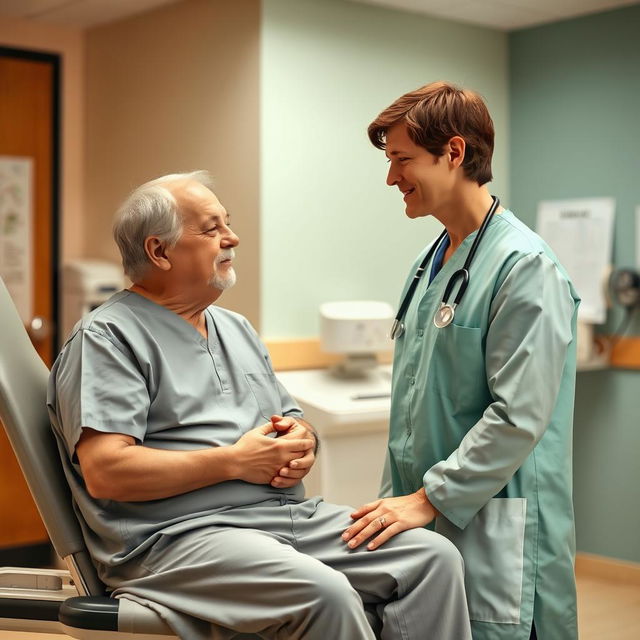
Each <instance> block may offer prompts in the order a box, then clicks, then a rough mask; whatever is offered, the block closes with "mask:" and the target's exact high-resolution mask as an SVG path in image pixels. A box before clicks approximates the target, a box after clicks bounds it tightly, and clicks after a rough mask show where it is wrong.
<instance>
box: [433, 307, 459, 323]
mask: <svg viewBox="0 0 640 640" xmlns="http://www.w3.org/2000/svg"><path fill="white" fill-rule="evenodd" d="M455 315H456V305H455V304H446V303H445V302H443V303H441V304H440V308H439V309H438V310H437V311H436V315H435V316H433V324H435V325H436V327H437V328H438V329H444V328H445V327H448V326H449V325H450V324H451V323H452V322H453V317H454V316H455Z"/></svg>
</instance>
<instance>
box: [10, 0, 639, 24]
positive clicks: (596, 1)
mask: <svg viewBox="0 0 640 640" xmlns="http://www.w3.org/2000/svg"><path fill="white" fill-rule="evenodd" d="M177 1H179V0H0V14H4V15H8V16H14V17H20V18H28V19H33V20H40V21H43V22H49V23H56V24H64V25H69V26H75V27H81V28H88V27H94V26H96V25H99V24H104V23H107V22H113V21H115V20H119V19H121V18H125V17H127V16H132V15H135V14H137V13H143V12H144V11H149V10H150V9H154V8H156V7H160V6H162V5H165V4H171V3H172V2H177ZM228 1H238V0H228ZM350 1H351V2H358V3H360V4H371V5H377V6H382V7H387V8H392V9H399V10H403V11H410V12H413V13H420V14H423V15H430V16H437V17H439V18H446V19H450V20H455V21H458V22H468V23H471V24H476V25H482V26H485V27H492V28H494V29H501V30H504V31H510V30H512V29H520V28H523V27H531V26H534V25H538V24H544V23H547V22H555V21H557V20H563V19H567V18H574V17H577V16H583V15H587V14H589V13H597V12H599V11H607V10H608V9H615V8H618V7H624V6H628V5H632V4H640V0H350Z"/></svg>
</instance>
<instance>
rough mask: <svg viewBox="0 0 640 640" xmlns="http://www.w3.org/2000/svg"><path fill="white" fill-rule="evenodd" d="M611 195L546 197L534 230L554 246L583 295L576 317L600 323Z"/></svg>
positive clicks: (610, 242) (610, 230)
mask: <svg viewBox="0 0 640 640" xmlns="http://www.w3.org/2000/svg"><path fill="white" fill-rule="evenodd" d="M615 207H616V201H615V199H614V198H576V199H572V200H547V201H543V202H540V203H539V204H538V218H537V223H536V231H537V232H538V234H539V235H540V236H542V238H544V240H545V241H546V242H547V244H548V245H549V246H550V247H551V248H552V249H553V251H554V253H555V254H556V255H557V256H558V259H559V260H560V262H561V263H562V265H563V266H564V268H565V269H566V270H567V273H568V274H569V277H570V278H571V280H572V282H573V285H574V287H575V288H576V291H577V292H578V294H579V295H580V298H582V302H581V303H580V307H579V308H578V317H579V318H580V319H581V320H583V321H584V322H587V323H590V324H602V323H603V322H604V321H605V319H606V315H607V301H606V297H605V287H606V283H605V279H606V277H607V274H608V273H609V269H610V265H611V254H612V250H613V219H614V212H615Z"/></svg>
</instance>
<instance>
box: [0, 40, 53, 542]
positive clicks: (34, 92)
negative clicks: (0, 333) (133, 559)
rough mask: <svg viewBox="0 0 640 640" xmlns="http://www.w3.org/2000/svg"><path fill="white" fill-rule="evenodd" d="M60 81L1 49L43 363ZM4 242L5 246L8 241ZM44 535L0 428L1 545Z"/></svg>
mask: <svg viewBox="0 0 640 640" xmlns="http://www.w3.org/2000/svg"><path fill="white" fill-rule="evenodd" d="M58 84H59V59H58V56H54V55H49V54H40V53H35V52H27V51H19V50H15V49H5V48H0V156H2V157H3V158H4V160H5V161H6V162H9V160H11V159H13V158H15V159H18V161H19V162H22V163H23V164H25V165H27V164H28V165H29V166H30V167H31V178H32V180H31V185H32V186H31V189H30V194H31V212H32V213H31V232H30V235H31V241H30V242H29V243H26V244H29V245H30V254H31V255H30V258H29V259H26V258H25V260H24V262H25V263H28V264H29V265H30V272H31V278H30V279H29V280H30V283H29V285H28V286H25V287H24V289H25V291H26V290H31V303H30V306H31V313H30V315H32V317H31V318H24V317H23V319H24V320H25V324H26V326H27V328H28V329H29V331H30V335H31V338H32V342H33V343H34V346H35V347H36V349H37V350H38V353H39V354H40V356H41V357H42V359H43V360H44V362H45V363H46V364H47V366H51V364H52V361H53V359H54V357H55V351H56V342H57V340H56V338H57V330H56V318H57V300H58V295H57V293H58V292H57V261H58V256H57V226H58V225H57V201H58V127H59V124H58V102H59V99H58V95H59V94H58V91H59V87H58ZM27 159H30V160H27ZM5 166H7V165H6V164H5ZM5 222H6V221H5ZM0 223H2V221H0ZM0 231H2V230H0ZM3 246H4V247H5V251H7V250H6V246H7V245H6V244H5V245H3ZM0 250H2V246H0ZM17 280H20V278H17ZM7 285H8V286H9V283H7ZM16 286H17V285H16ZM9 289H10V290H11V287H9ZM32 325H33V326H32ZM47 541H48V538H47V535H46V531H45V528H44V525H43V524H42V521H41V519H40V516H39V514H38V512H37V510H36V507H35V505H34V504H33V501H32V499H31V495H30V493H29V490H28V488H27V485H26V483H25V481H24V479H23V477H22V473H21V472H20V469H19V467H18V463H17V461H16V460H15V457H14V455H13V451H12V449H11V446H10V444H9V442H8V440H7V437H6V435H5V433H4V429H1V430H0V549H2V548H4V549H7V548H15V547H17V548H23V547H25V546H29V547H30V546H33V545H40V544H42V543H46V542H47Z"/></svg>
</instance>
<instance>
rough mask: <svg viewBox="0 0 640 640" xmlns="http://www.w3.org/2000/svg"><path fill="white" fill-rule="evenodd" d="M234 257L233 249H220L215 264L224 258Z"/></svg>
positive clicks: (231, 258) (230, 258)
mask: <svg viewBox="0 0 640 640" xmlns="http://www.w3.org/2000/svg"><path fill="white" fill-rule="evenodd" d="M235 257H236V252H235V251H234V250H233V249H221V250H220V253H219V254H218V257H217V258H216V264H218V263H219V262H223V261H224V260H233V259H234V258H235Z"/></svg>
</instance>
